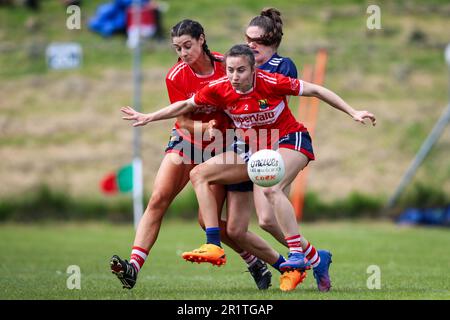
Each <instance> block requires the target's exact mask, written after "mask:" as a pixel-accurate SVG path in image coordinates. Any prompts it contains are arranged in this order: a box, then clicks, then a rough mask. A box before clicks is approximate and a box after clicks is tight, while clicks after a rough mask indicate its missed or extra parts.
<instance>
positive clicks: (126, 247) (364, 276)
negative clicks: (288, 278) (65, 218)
mask: <svg viewBox="0 0 450 320" xmlns="http://www.w3.org/2000/svg"><path fill="white" fill-rule="evenodd" d="M253 230H254V231H255V232H257V233H259V234H260V235H261V236H263V237H264V238H265V239H267V240H268V241H269V242H270V243H271V244H272V245H274V247H275V248H276V249H277V250H278V251H279V252H282V253H286V251H287V250H286V249H285V248H283V247H282V246H281V245H278V244H277V243H276V242H275V241H274V240H272V239H271V238H270V237H269V236H268V235H267V234H266V233H264V232H262V231H260V230H259V229H257V228H253ZM301 231H302V233H303V234H304V235H305V236H306V237H307V238H308V239H309V240H310V241H311V242H312V243H313V244H315V246H316V247H318V248H327V249H330V250H331V251H332V253H333V263H332V266H331V277H332V283H333V288H332V291H330V292H329V293H320V292H318V291H317V289H316V284H315V281H314V278H313V275H312V272H309V273H308V277H307V279H306V280H305V282H304V283H303V284H301V285H300V286H299V287H297V289H296V290H295V291H292V292H288V293H284V292H281V291H280V290H279V289H278V285H279V275H278V272H277V271H275V270H273V269H272V268H271V271H272V274H273V278H272V284H273V286H272V287H271V288H270V289H269V290H267V291H264V292H262V291H258V290H257V288H256V286H255V284H254V282H253V280H252V278H251V276H250V274H249V273H248V272H245V270H246V267H245V265H244V263H243V261H242V260H241V259H240V257H239V256H238V255H237V254H235V253H234V252H233V251H232V250H230V249H229V248H226V252H227V254H228V262H227V265H226V266H224V267H221V268H217V267H213V266H211V265H203V264H191V263H187V262H185V261H184V260H183V259H181V257H180V254H181V252H183V251H185V250H190V249H193V248H195V247H198V246H199V245H200V244H202V243H203V241H204V233H203V232H202V231H201V230H200V228H199V227H198V226H197V225H196V223H194V222H187V221H179V220H178V221H177V220H168V221H166V222H165V223H164V224H163V226H162V229H161V232H160V237H159V239H158V241H157V242H156V245H155V246H154V248H153V250H152V252H151V253H150V257H149V258H148V259H147V262H146V264H145V265H144V268H143V269H142V271H141V273H140V275H139V279H138V283H137V285H136V287H135V288H134V289H133V290H131V291H130V290H126V289H122V287H121V285H120V283H119V281H118V280H117V279H116V277H115V276H114V275H112V274H111V273H110V271H109V264H108V261H109V258H110V257H111V255H113V254H119V255H120V256H122V257H124V258H126V259H128V258H129V252H130V247H131V244H132V241H133V239H134V230H133V228H132V227H131V226H128V225H127V226H124V225H119V226H118V225H111V224H102V223H88V224H72V223H71V224H55V223H50V224H40V225H17V224H4V225H0V252H1V257H2V259H1V265H0V269H1V274H2V276H1V277H0V299H32V300H34V299H168V300H172V299H174V300H175V299H176V300H183V299H192V300H202V299H204V300H209V299H214V300H225V299H230V300H248V299H250V300H259V299H261V300H271V299H273V300H278V299H284V300H306V299H313V300H316V299H450V278H449V275H448V271H449V267H450V255H449V254H448V248H449V247H450V234H449V230H448V229H438V228H400V227H398V226H395V225H393V224H390V223H380V222H377V223H374V222H338V223H316V224H304V225H302V227H301ZM71 265H77V266H79V268H80V271H81V281H80V284H81V288H80V289H79V290H78V289H72V290H70V289H68V287H67V282H68V279H69V277H70V276H71V274H69V273H67V270H68V267H69V266H71ZM371 265H376V266H378V267H379V268H380V272H381V288H380V289H369V288H368V286H367V282H368V279H369V277H370V276H371V275H372V273H367V270H368V268H369V266H371ZM69 282H71V281H70V279H69ZM72 283H74V282H72Z"/></svg>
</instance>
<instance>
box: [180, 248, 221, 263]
mask: <svg viewBox="0 0 450 320" xmlns="http://www.w3.org/2000/svg"><path fill="white" fill-rule="evenodd" d="M181 256H182V257H183V259H184V260H186V261H191V262H197V263H203V262H209V263H211V264H213V265H215V266H218V267H220V266H222V265H224V264H225V263H226V262H227V258H226V256H225V250H223V248H221V247H219V246H216V245H214V244H211V243H208V244H204V245H202V246H201V247H200V248H198V249H194V250H192V251H189V252H183V254H182V255H181Z"/></svg>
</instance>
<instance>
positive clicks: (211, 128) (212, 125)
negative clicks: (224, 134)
mask: <svg viewBox="0 0 450 320" xmlns="http://www.w3.org/2000/svg"><path fill="white" fill-rule="evenodd" d="M216 127H217V120H215V119H212V120H209V122H208V129H207V130H208V135H209V138H210V139H212V138H214V136H215V134H214V133H215V131H216V130H217V129H216Z"/></svg>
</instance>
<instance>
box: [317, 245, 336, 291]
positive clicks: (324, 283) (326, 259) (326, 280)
mask: <svg viewBox="0 0 450 320" xmlns="http://www.w3.org/2000/svg"><path fill="white" fill-rule="evenodd" d="M317 253H318V254H319V257H320V263H319V265H318V266H317V267H315V268H313V274H314V278H316V282H317V288H318V289H319V291H321V292H327V291H330V288H331V279H330V274H329V273H328V271H329V269H330V264H331V262H332V261H331V252H329V251H326V250H318V251H317Z"/></svg>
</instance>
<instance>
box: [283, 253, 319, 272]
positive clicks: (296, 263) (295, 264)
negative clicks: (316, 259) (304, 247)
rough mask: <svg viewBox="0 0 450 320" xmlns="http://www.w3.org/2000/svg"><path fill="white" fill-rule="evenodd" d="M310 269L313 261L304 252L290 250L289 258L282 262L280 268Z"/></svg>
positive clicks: (287, 269)
mask: <svg viewBox="0 0 450 320" xmlns="http://www.w3.org/2000/svg"><path fill="white" fill-rule="evenodd" d="M308 269H311V263H310V262H309V261H308V259H306V257H305V254H304V253H302V252H290V253H289V255H288V259H287V260H286V261H285V262H283V263H282V264H280V270H281V271H283V272H284V271H289V270H300V271H305V270H308Z"/></svg>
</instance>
